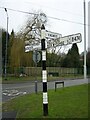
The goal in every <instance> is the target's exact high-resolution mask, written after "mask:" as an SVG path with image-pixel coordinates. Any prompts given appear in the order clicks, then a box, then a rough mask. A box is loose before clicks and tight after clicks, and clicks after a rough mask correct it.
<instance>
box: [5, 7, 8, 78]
mask: <svg viewBox="0 0 90 120" xmlns="http://www.w3.org/2000/svg"><path fill="white" fill-rule="evenodd" d="M4 9H5V12H6V15H7V31H6V51H5V80H6V76H7V42H8V12H7V9H6V8H4Z"/></svg>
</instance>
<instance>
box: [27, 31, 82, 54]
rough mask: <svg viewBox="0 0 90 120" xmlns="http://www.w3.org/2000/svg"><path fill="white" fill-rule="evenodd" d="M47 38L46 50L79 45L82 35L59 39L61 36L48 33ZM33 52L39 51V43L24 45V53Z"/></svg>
mask: <svg viewBox="0 0 90 120" xmlns="http://www.w3.org/2000/svg"><path fill="white" fill-rule="evenodd" d="M55 37H56V39H55ZM47 38H48V39H47V41H46V42H47V48H52V47H58V46H64V45H69V44H73V43H80V42H81V41H82V35H81V34H80V33H77V34H73V35H68V36H64V37H61V34H57V33H53V32H48V34H47ZM33 50H41V43H40V42H39V43H36V45H30V44H28V45H25V52H29V51H33Z"/></svg>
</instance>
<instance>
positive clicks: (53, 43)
mask: <svg viewBox="0 0 90 120" xmlns="http://www.w3.org/2000/svg"><path fill="white" fill-rule="evenodd" d="M38 19H39V20H40V21H41V23H42V26H41V40H39V41H37V40H36V41H35V40H34V41H32V42H30V41H29V42H27V41H26V45H25V52H29V51H33V50H37V49H38V50H42V82H43V115H44V116H47V115H48V94H47V70H46V49H47V48H51V47H53V48H55V47H59V46H63V45H69V44H73V43H79V42H81V41H82V36H81V34H80V33H77V34H73V35H68V36H64V37H62V36H61V34H59V33H54V32H51V31H46V30H45V26H44V23H45V21H47V20H46V15H45V14H43V13H42V14H40V15H39V17H38ZM27 43H28V44H27ZM46 43H47V45H46ZM46 46H47V47H46ZM40 59H41V56H40V53H39V52H37V51H34V53H33V61H34V62H35V63H36V67H37V62H39V61H40Z"/></svg>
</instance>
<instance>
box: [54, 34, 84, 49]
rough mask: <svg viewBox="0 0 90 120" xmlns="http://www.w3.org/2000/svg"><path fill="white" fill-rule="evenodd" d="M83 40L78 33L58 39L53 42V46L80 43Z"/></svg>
mask: <svg viewBox="0 0 90 120" xmlns="http://www.w3.org/2000/svg"><path fill="white" fill-rule="evenodd" d="M81 41H82V36H81V34H80V33H77V34H73V35H68V36H64V37H61V38H60V39H57V40H56V41H54V42H53V46H54V47H57V46H63V45H69V44H73V43H80V42H81Z"/></svg>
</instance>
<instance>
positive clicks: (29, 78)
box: [1, 75, 83, 84]
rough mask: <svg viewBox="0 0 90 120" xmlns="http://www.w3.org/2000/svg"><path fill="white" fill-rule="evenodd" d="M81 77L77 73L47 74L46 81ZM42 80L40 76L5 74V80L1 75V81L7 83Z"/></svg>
mask: <svg viewBox="0 0 90 120" xmlns="http://www.w3.org/2000/svg"><path fill="white" fill-rule="evenodd" d="M77 78H78V79H79V78H80V79H81V78H83V76H82V75H77V76H75V75H60V76H58V77H56V76H55V77H53V76H48V81H53V80H63V79H77ZM36 80H37V81H42V77H41V76H37V77H36V76H26V77H19V76H17V77H14V76H13V77H11V76H9V77H8V76H7V79H6V80H5V78H4V77H2V81H1V82H2V83H6V84H9V83H11V84H12V83H23V82H29V81H32V82H34V81H36Z"/></svg>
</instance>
